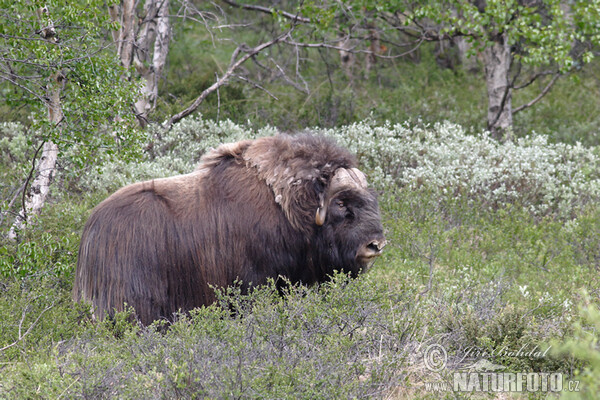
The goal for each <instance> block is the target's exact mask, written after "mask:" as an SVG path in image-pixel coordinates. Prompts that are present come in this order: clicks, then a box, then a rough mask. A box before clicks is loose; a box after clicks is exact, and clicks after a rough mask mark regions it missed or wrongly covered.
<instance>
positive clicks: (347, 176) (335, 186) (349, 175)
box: [315, 168, 367, 226]
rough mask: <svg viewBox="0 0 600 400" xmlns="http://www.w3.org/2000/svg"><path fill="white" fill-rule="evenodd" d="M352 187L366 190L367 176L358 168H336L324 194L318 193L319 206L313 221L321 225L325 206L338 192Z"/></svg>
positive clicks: (325, 212) (324, 214)
mask: <svg viewBox="0 0 600 400" xmlns="http://www.w3.org/2000/svg"><path fill="white" fill-rule="evenodd" d="M349 189H354V190H358V191H365V190H367V177H366V176H365V174H363V173H362V171H361V170H359V169H358V168H338V169H337V170H336V171H335V172H334V174H333V178H331V182H330V183H329V187H328V188H327V191H326V194H325V196H323V195H320V196H319V197H320V201H319V207H318V208H317V212H316V214H315V223H316V224H317V225H318V226H322V225H323V224H324V223H325V217H327V207H328V206H329V203H330V202H331V199H333V198H334V197H335V196H336V195H337V194H338V193H340V192H342V191H344V190H349Z"/></svg>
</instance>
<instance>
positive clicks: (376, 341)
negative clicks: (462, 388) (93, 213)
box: [0, 119, 600, 399]
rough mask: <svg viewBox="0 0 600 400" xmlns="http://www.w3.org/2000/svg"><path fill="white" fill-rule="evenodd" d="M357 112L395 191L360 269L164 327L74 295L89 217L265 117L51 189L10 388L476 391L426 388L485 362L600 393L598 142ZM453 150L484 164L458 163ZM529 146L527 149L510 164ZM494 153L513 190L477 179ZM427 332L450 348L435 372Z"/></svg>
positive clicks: (3, 296)
mask: <svg viewBox="0 0 600 400" xmlns="http://www.w3.org/2000/svg"><path fill="white" fill-rule="evenodd" d="M344 129H346V130H340V131H328V132H327V133H328V134H330V135H332V136H335V137H337V138H338V140H339V141H340V142H342V143H344V144H345V145H347V146H349V147H351V148H352V149H353V151H355V152H356V153H357V154H358V155H359V158H360V160H361V163H362V167H363V169H365V170H367V171H368V172H369V177H370V179H371V181H372V182H375V186H376V187H377V188H378V190H380V191H381V198H380V200H381V208H382V213H383V218H384V226H385V229H386V237H387V239H388V242H389V245H388V246H387V247H386V249H385V252H384V254H383V256H382V257H380V259H378V260H377V261H376V263H375V265H374V266H373V267H372V268H371V269H370V270H369V271H367V272H366V273H365V274H363V275H362V276H360V277H359V278H358V279H354V280H352V279H348V278H347V277H346V276H344V275H335V276H334V277H333V278H332V280H331V281H330V282H328V283H325V284H323V285H321V286H319V287H316V286H314V287H309V288H307V287H303V286H291V287H289V289H288V290H287V292H286V293H285V294H284V295H283V296H281V295H280V294H279V293H278V292H277V290H276V289H274V287H273V286H272V285H271V286H266V287H262V288H259V289H257V290H255V291H254V292H252V293H250V294H247V295H246V294H242V293H240V291H239V290H238V288H237V287H233V288H230V289H228V290H224V291H221V292H220V294H219V303H218V304H215V305H213V306H210V307H204V308H200V309H197V310H195V311H193V312H191V313H189V314H187V315H181V316H179V318H178V319H177V321H176V322H175V323H174V324H172V325H170V326H166V325H165V324H161V323H157V324H156V325H155V326H151V327H148V328H144V327H140V326H138V325H136V324H133V323H131V322H129V318H128V315H127V314H126V313H123V314H119V315H118V316H117V317H116V318H115V319H114V320H113V321H102V322H92V321H91V317H90V310H89V307H88V306H86V305H84V304H80V305H75V304H73V302H72V301H71V288H72V280H73V276H72V274H73V271H74V268H75V263H76V254H77V247H78V237H79V232H80V231H81V228H82V226H83V223H84V222H85V220H86V218H87V215H88V213H89V210H90V209H91V208H92V207H93V206H94V205H95V204H97V203H98V202H99V201H100V200H101V199H102V198H103V197H105V196H106V192H107V191H110V190H113V189H115V188H116V187H118V186H120V185H122V184H125V183H127V182H131V181H134V180H138V179H144V178H146V177H148V176H160V175H169V174H174V173H177V172H187V171H189V169H191V168H193V164H194V163H195V162H197V159H198V157H199V156H200V154H201V153H202V152H203V151H205V150H206V149H207V148H208V147H210V146H214V145H216V144H218V143H222V142H226V141H231V140H234V139H236V138H242V137H246V136H251V135H255V133H254V134H252V133H249V132H248V131H247V130H245V129H244V128H241V127H239V126H237V125H233V124H230V123H221V124H215V123H213V122H210V121H202V120H198V119H192V120H188V121H187V122H186V123H183V124H181V125H180V126H179V128H178V129H173V130H172V131H171V132H170V133H169V134H168V135H166V136H165V137H163V141H162V142H161V143H160V144H158V143H157V144H156V145H155V146H154V148H153V150H152V151H153V154H152V155H150V156H148V158H147V160H145V161H143V162H141V163H138V164H136V165H129V164H126V163H120V162H114V163H112V164H107V166H106V167H105V168H104V169H103V170H102V171H103V174H101V175H95V174H88V175H82V176H80V177H79V178H78V179H79V180H78V181H77V182H75V183H76V184H77V185H78V187H80V188H83V189H82V191H80V192H75V193H70V194H65V193H55V194H54V197H53V200H52V202H51V203H50V204H48V207H46V208H45V209H44V213H43V215H42V216H41V217H40V218H39V220H38V221H37V222H36V224H35V225H34V226H33V227H32V228H31V229H30V230H28V232H27V233H26V234H25V235H24V236H23V240H22V241H21V243H19V244H16V245H15V244H10V243H2V244H1V247H0V252H1V253H0V272H1V276H2V278H0V398H7V399H21V398H93V399H97V398H122V399H142V398H143V399H152V398H210V399H229V398H240V399H258V398H261V399H274V398H277V399H284V398H288V399H297V398H304V399H340V398H344V399H345V398H390V399H412V398H439V397H440V396H442V397H443V396H446V397H447V398H471V397H474V398H482V394H481V393H470V392H453V391H452V390H450V391H448V390H446V391H443V392H434V391H433V390H432V389H431V387H430V386H428V385H429V384H431V383H448V382H451V380H450V381H449V379H451V376H452V374H453V373H455V372H457V371H465V370H466V371H470V370H471V369H469V368H474V367H473V365H475V364H477V363H480V362H482V361H485V362H487V363H488V364H487V365H488V366H489V365H490V363H491V364H493V366H494V368H496V369H498V368H501V369H500V370H501V371H503V372H544V373H552V372H559V373H562V374H564V377H565V379H575V380H578V381H580V383H581V388H580V389H581V392H577V393H571V395H583V396H587V397H588V398H594V395H595V393H597V391H596V390H595V388H594V385H595V384H597V382H598V381H599V380H600V372H598V371H599V369H600V368H599V367H598V365H599V363H598V359H600V352H599V351H598V340H599V338H598V333H597V332H598V328H597V326H598V324H599V323H600V318H599V316H598V312H597V305H598V294H599V293H600V278H599V277H598V269H599V268H600V208H599V207H598V204H597V199H596V198H595V197H594V196H596V194H597V193H596V189H595V188H596V185H597V182H598V176H597V170H596V171H595V170H594V168H596V167H597V160H596V156H595V155H594V154H595V153H594V152H595V151H596V150H595V149H587V150H586V149H585V148H581V147H577V146H563V145H552V144H547V143H545V142H542V141H540V140H538V139H535V138H531V139H527V140H525V139H524V140H523V141H521V142H518V143H516V144H506V145H501V144H498V143H494V142H492V141H490V140H489V139H488V138H487V137H485V136H479V137H478V136H472V137H468V136H466V135H464V134H463V133H462V131H461V129H460V128H458V127H456V126H453V125H441V126H437V127H430V128H408V127H405V126H396V127H390V126H385V127H379V128H377V127H373V126H371V125H369V124H368V123H367V124H357V125H354V126H352V127H348V128H344ZM269 133H272V131H271V130H265V131H263V132H261V133H260V134H269ZM359 139H360V140H359ZM444 141H448V142H449V143H448V144H447V145H446V149H447V151H448V152H450V154H447V155H444V151H442V149H443V144H444ZM450 142H451V143H450ZM418 146H420V147H418ZM511 146H512V147H511ZM474 149H478V151H475V150H474ZM377 155H378V158H377ZM452 157H455V158H458V159H460V160H463V161H464V162H465V163H466V164H465V165H471V167H468V168H466V167H461V165H457V166H454V167H453V166H452V163H451V162H450V161H451V160H452ZM502 157H503V158H502ZM519 157H521V158H522V157H529V158H527V160H528V161H527V163H522V165H521V166H519V167H518V168H517V167H516V168H515V169H514V170H512V171H511V170H510V168H508V167H509V166H510V164H511V163H513V162H514V160H516V159H518V158H519ZM469 162H471V164H469ZM496 162H500V163H502V162H504V163H505V164H506V166H507V167H506V168H502V169H499V170H497V171H496V172H497V173H495V174H492V175H489V176H490V177H491V178H493V179H496V180H495V182H498V183H499V184H501V183H502V182H505V183H506V182H514V179H517V178H519V177H520V178H519V179H521V180H520V182H521V183H522V186H519V187H517V186H514V187H512V189H511V190H514V193H513V196H512V197H510V198H509V197H506V196H505V194H506V192H504V194H502V193H500V192H493V191H489V190H488V191H486V187H485V185H484V184H483V183H481V184H480V186H476V184H477V182H483V181H481V179H483V178H482V177H484V176H485V174H484V171H485V169H486V168H488V169H489V168H492V167H493V166H494V163H496ZM400 164H402V165H403V167H402V168H397V167H398V165H400ZM436 165H437V166H438V168H437V169H436V168H435V166H436ZM552 165H555V167H556V168H554V169H551V168H550V167H549V166H552ZM473 166H477V168H480V170H473V169H474V167H473ZM525 167H527V168H528V169H527V170H525V169H524V168H525ZM419 168H420V169H419ZM452 168H454V169H452ZM469 168H470V169H472V170H473V171H472V173H471V174H468V173H466V172H467V171H468V169H469ZM411 171H412V172H411ZM416 171H423V174H422V175H421V180H418V179H417V178H415V177H416V175H415V174H416ZM449 171H454V172H455V174H454V175H448V174H449ZM436 172H437V174H436ZM500 172H501V173H500ZM544 174H545V175H544ZM449 176H452V177H454V178H453V179H454V180H451V179H449V178H448V179H447V180H446V182H447V185H440V184H439V183H440V182H443V179H444V177H449ZM569 176H571V177H572V179H567V177H569ZM491 178H490V179H491ZM417 181H418V182H419V183H418V184H416V182H417ZM546 181H550V182H551V183H552V184H547V185H544V182H546ZM62 182H65V181H64V180H63V181H59V183H62ZM70 184H73V182H71V183H70ZM575 184H576V186H575ZM471 186H476V187H477V190H476V191H474V192H469V191H462V190H458V188H459V187H471ZM532 188H534V189H536V190H537V191H536V192H535V193H532ZM63 189H64V187H63ZM444 189H445V190H444ZM77 193H79V194H77ZM546 194H548V195H546ZM432 345H440V346H442V347H443V348H444V351H445V353H446V358H445V360H444V361H445V363H444V365H443V368H441V369H439V370H438V369H435V368H433V369H432V368H431V365H430V363H429V362H430V361H431V360H430V359H429V358H428V354H430V353H428V350H429V349H431V346H432ZM519 350H522V352H521V354H516V352H517V351H519ZM522 353H530V354H525V355H524V354H522ZM446 389H448V388H447V387H446ZM485 394H486V393H484V395H485ZM487 394H490V393H487ZM493 395H494V393H491V394H490V396H493ZM490 396H488V397H490ZM483 397H486V396H483ZM514 397H521V398H532V397H533V398H537V397H540V398H544V397H545V393H532V394H527V393H522V394H520V393H515V394H514Z"/></svg>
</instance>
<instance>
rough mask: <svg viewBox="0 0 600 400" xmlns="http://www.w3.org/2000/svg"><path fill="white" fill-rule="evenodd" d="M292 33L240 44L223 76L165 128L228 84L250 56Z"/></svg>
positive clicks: (168, 122) (174, 117) (167, 127)
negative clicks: (267, 39) (258, 42)
mask: <svg viewBox="0 0 600 400" xmlns="http://www.w3.org/2000/svg"><path fill="white" fill-rule="evenodd" d="M292 29H293V28H292ZM290 33H291V30H288V31H286V32H284V33H283V34H281V35H279V36H277V37H275V38H273V39H271V40H269V41H268V42H265V43H262V44H260V45H258V46H256V47H253V48H251V49H246V46H245V45H240V46H238V47H237V48H236V49H235V51H234V52H233V54H232V57H231V63H230V64H229V67H228V68H227V71H225V73H224V74H223V76H222V77H221V78H219V79H218V80H217V81H216V82H215V83H213V84H212V85H211V86H210V87H208V88H207V89H205V90H204V91H203V92H202V93H200V96H198V97H197V98H196V100H194V102H193V103H192V104H190V105H189V106H188V107H187V108H186V109H185V110H183V111H181V112H179V113H177V114H175V115H173V116H172V117H171V118H170V119H169V120H168V121H167V122H166V123H165V125H164V128H165V130H169V129H171V126H173V124H174V123H176V122H179V121H181V120H182V119H183V118H185V117H187V116H188V115H190V114H191V113H193V112H194V111H196V109H197V108H198V107H199V106H200V104H202V102H203V101H204V99H206V97H207V96H208V95H209V94H211V93H212V92H214V91H215V90H217V89H218V88H220V87H221V86H223V85H225V84H227V82H228V81H229V78H230V77H231V76H232V75H233V74H234V72H235V70H236V69H237V68H239V67H240V66H241V65H242V64H243V63H245V62H246V61H248V60H249V59H250V58H252V57H254V56H255V55H256V54H258V53H260V52H261V51H263V50H265V49H267V48H269V47H271V46H273V45H275V44H277V43H280V42H282V41H283V40H284V39H285V38H286V37H287V36H288V35H289V34H290ZM242 51H245V52H246V54H244V55H243V56H242V57H240V58H239V59H238V60H237V61H235V60H236V58H237V56H238V55H239V54H240V53H241V52H242Z"/></svg>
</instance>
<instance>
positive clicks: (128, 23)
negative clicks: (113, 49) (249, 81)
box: [108, 0, 135, 68]
mask: <svg viewBox="0 0 600 400" xmlns="http://www.w3.org/2000/svg"><path fill="white" fill-rule="evenodd" d="M108 13H109V15H110V18H111V20H112V21H113V22H117V23H119V25H120V29H119V31H117V32H115V31H113V33H112V36H113V40H114V41H115V44H116V45H117V57H119V59H120V60H121V64H123V66H124V67H125V68H129V67H130V66H131V63H132V61H133V49H134V44H135V1H134V0H123V2H122V6H121V7H119V6H118V5H112V6H109V7H108Z"/></svg>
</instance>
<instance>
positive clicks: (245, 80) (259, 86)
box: [234, 75, 279, 100]
mask: <svg viewBox="0 0 600 400" xmlns="http://www.w3.org/2000/svg"><path fill="white" fill-rule="evenodd" d="M234 76H235V77H236V78H238V79H239V80H241V81H242V82H246V83H249V84H250V85H252V86H254V87H255V88H257V89H260V90H262V91H264V92H265V93H266V94H268V95H269V96H271V97H272V98H273V99H275V100H279V98H278V97H277V96H275V95H274V94H273V93H271V92H270V91H269V90H268V89H266V88H264V87H262V86H261V85H259V84H258V83H256V82H254V81H253V80H251V79H248V78H246V77H245V76H242V75H234Z"/></svg>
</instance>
